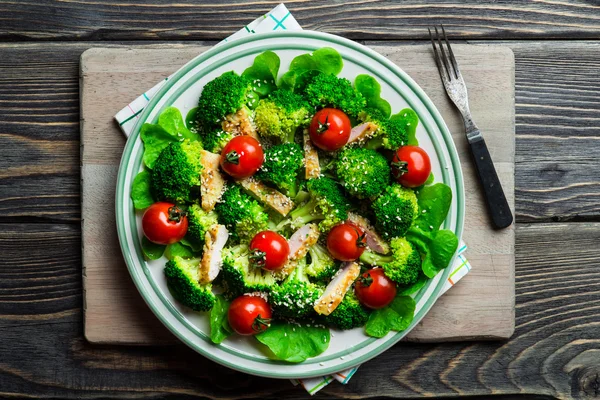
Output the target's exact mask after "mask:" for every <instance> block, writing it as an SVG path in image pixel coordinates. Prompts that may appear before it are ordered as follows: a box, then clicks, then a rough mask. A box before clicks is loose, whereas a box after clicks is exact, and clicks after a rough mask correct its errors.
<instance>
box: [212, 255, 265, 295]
mask: <svg viewBox="0 0 600 400" xmlns="http://www.w3.org/2000/svg"><path fill="white" fill-rule="evenodd" d="M249 256H250V252H249V250H248V246H247V245H238V246H234V247H230V248H226V249H224V250H223V255H222V257H223V268H222V270H221V274H220V275H219V282H220V285H221V286H222V287H223V289H224V290H225V295H226V296H227V297H229V298H235V297H238V296H241V295H243V294H245V293H253V292H263V293H269V292H270V291H271V288H272V287H273V286H274V285H275V284H276V282H275V277H274V276H273V273H272V272H271V271H267V270H264V269H262V268H256V267H254V266H252V265H251V263H250V258H249Z"/></svg>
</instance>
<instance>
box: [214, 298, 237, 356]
mask: <svg viewBox="0 0 600 400" xmlns="http://www.w3.org/2000/svg"><path fill="white" fill-rule="evenodd" d="M215 298H216V301H215V305H214V306H213V308H212V309H211V310H210V340H212V342H213V343H215V344H219V343H221V342H223V340H225V339H226V338H227V337H228V336H229V335H231V334H232V333H233V331H232V330H231V327H230V326H229V322H228V321H227V312H228V311H229V302H228V301H227V300H225V298H224V297H223V296H221V295H220V294H218V295H216V296H215Z"/></svg>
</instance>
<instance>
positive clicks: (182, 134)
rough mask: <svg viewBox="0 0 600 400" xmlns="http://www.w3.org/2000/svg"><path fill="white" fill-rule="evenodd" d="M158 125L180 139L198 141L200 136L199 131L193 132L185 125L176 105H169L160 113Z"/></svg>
mask: <svg viewBox="0 0 600 400" xmlns="http://www.w3.org/2000/svg"><path fill="white" fill-rule="evenodd" d="M158 125H160V126H161V127H162V128H163V129H164V130H165V131H167V132H169V133H170V134H171V135H172V136H174V137H176V138H178V140H183V139H189V140H191V141H196V140H198V139H199V138H200V137H199V135H198V134H197V133H193V132H192V131H190V130H189V129H188V128H187V127H186V126H185V122H183V117H182V116H181V112H180V111H179V110H178V109H177V108H175V107H168V108H166V109H165V110H163V112H162V113H160V116H159V117H158Z"/></svg>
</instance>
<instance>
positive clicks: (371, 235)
mask: <svg viewBox="0 0 600 400" xmlns="http://www.w3.org/2000/svg"><path fill="white" fill-rule="evenodd" d="M348 221H349V222H352V223H354V224H356V225H358V226H359V227H360V228H361V229H362V230H363V231H365V238H366V239H367V246H369V248H370V249H371V250H373V251H374V252H375V253H379V254H388V253H389V252H390V245H389V244H388V243H387V242H386V241H385V240H383V238H382V237H381V236H379V233H377V231H376V230H375V228H374V227H373V225H371V223H370V222H369V220H368V219H366V218H365V217H363V216H362V215H358V214H354V213H353V212H349V213H348Z"/></svg>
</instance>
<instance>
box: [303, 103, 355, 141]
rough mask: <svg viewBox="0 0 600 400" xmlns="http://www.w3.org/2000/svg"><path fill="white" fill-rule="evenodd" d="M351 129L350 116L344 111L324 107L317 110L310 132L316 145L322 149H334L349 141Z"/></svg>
mask: <svg viewBox="0 0 600 400" xmlns="http://www.w3.org/2000/svg"><path fill="white" fill-rule="evenodd" d="M351 130H352V126H351V125H350V118H348V116H347V115H346V114H344V112H343V111H340V110H338V109H335V108H324V109H322V110H319V111H317V113H316V114H315V116H314V117H313V119H312V121H311V123H310V128H309V131H308V132H309V134H310V138H311V140H312V142H313V143H314V144H315V146H317V147H318V148H320V149H321V150H327V151H334V150H337V149H339V148H342V147H343V146H344V145H345V144H346V143H347V142H348V138H350V131H351Z"/></svg>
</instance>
